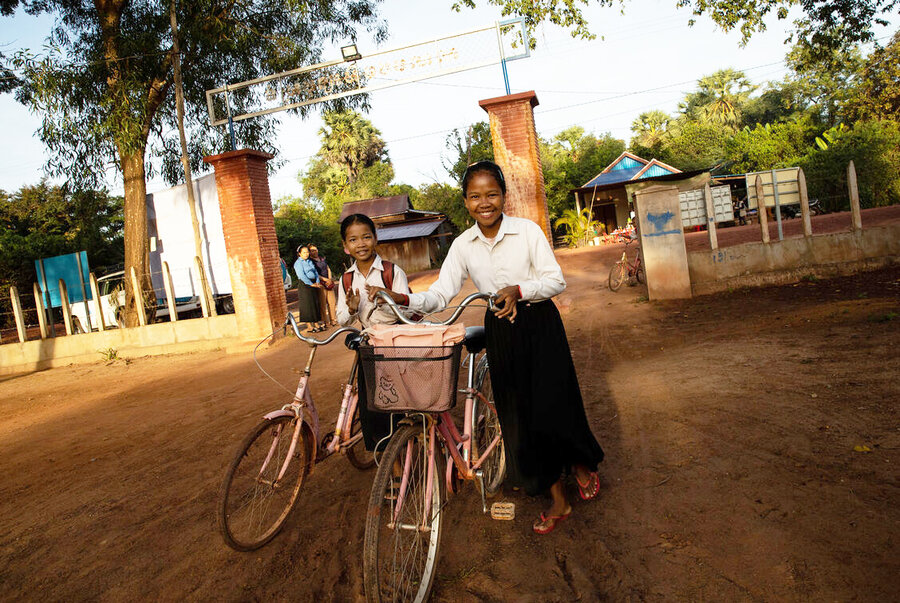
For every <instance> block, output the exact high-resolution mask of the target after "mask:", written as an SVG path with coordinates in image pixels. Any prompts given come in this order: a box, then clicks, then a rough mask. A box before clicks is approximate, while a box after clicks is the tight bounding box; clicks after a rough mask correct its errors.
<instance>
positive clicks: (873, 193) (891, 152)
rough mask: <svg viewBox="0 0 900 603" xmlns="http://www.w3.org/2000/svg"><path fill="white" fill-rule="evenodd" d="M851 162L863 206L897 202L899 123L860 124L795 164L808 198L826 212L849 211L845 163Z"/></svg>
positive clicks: (899, 197) (899, 199)
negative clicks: (812, 199)
mask: <svg viewBox="0 0 900 603" xmlns="http://www.w3.org/2000/svg"><path fill="white" fill-rule="evenodd" d="M850 160H853V163H854V165H855V166H856V174H857V180H858V184H859V200H860V205H861V206H862V207H877V206H882V205H893V204H897V203H900V123H898V122H896V121H887V120H881V121H874V120H873V121H859V122H856V123H855V124H854V125H853V127H852V128H850V129H849V130H848V131H846V132H844V133H843V134H841V136H840V137H838V138H836V139H835V140H834V142H833V143H832V144H829V145H828V147H827V148H826V149H818V148H816V149H814V150H812V151H810V153H809V154H808V155H806V156H805V157H803V158H801V159H800V160H799V162H798V164H799V165H800V167H802V168H803V171H804V172H805V173H806V183H807V187H808V190H809V196H810V197H811V198H813V197H815V198H818V199H819V201H820V202H821V203H822V206H823V207H824V208H825V209H827V210H829V211H848V210H849V209H850V201H849V198H848V194H847V178H846V174H847V164H849V163H850Z"/></svg>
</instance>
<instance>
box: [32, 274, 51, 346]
mask: <svg viewBox="0 0 900 603" xmlns="http://www.w3.org/2000/svg"><path fill="white" fill-rule="evenodd" d="M34 308H35V311H36V312H37V316H38V326H39V327H40V329H41V339H47V337H49V336H50V335H49V331H48V330H47V309H46V308H45V307H44V295H43V293H41V287H40V285H38V284H37V283H34Z"/></svg>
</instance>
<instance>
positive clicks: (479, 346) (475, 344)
mask: <svg viewBox="0 0 900 603" xmlns="http://www.w3.org/2000/svg"><path fill="white" fill-rule="evenodd" d="M465 344H466V349H467V350H468V351H469V353H470V354H477V353H478V352H480V351H481V350H483V349H484V344H485V337H484V327H466V340H465Z"/></svg>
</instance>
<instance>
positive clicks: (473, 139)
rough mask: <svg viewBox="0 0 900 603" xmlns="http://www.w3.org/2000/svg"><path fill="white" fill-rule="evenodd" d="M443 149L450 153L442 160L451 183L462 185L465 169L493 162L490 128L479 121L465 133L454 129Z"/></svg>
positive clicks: (484, 122) (486, 123) (485, 123)
mask: <svg viewBox="0 0 900 603" xmlns="http://www.w3.org/2000/svg"><path fill="white" fill-rule="evenodd" d="M444 147H445V148H446V149H447V150H448V151H449V152H450V153H449V155H450V156H449V158H444V160H443V163H444V168H445V169H446V170H447V172H448V173H449V174H450V178H451V179H452V181H453V182H455V183H457V184H462V178H463V174H465V172H466V167H468V166H469V165H471V164H473V163H475V162H477V161H484V160H486V159H487V160H491V161H493V159H494V145H493V142H492V141H491V126H490V124H488V122H486V121H480V122H478V123H475V124H472V125H471V126H469V127H468V128H467V129H466V131H465V133H462V132H460V131H459V130H458V129H454V130H453V131H452V132H451V133H450V134H449V135H448V136H447V139H446V140H445V141H444Z"/></svg>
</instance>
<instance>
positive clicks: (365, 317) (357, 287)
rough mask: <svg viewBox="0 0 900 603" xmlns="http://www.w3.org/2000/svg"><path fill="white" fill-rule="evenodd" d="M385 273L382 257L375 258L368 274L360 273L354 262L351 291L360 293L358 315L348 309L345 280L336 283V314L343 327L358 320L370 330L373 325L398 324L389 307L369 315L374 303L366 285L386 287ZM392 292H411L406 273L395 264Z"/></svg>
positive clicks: (351, 268)
mask: <svg viewBox="0 0 900 603" xmlns="http://www.w3.org/2000/svg"><path fill="white" fill-rule="evenodd" d="M383 271H384V264H382V261H381V256H380V255H376V256H375V261H374V262H372V266H371V268H369V273H368V274H363V273H362V272H360V270H359V267H358V266H357V265H356V262H353V265H352V266H350V270H349V271H348V272H352V273H353V280H352V282H351V283H350V291H359V308H358V309H357V311H356V314H350V308H348V307H347V295H346V294H345V293H344V283H343V280H344V279H343V278H341V279H338V280H336V281H335V283H336V284H337V288H338V297H337V307H336V309H335V314H336V315H337V321H338V322H339V323H340V324H341V326H345V327H346V326H347V325H350V324H353V323H354V322H356V320H357V319H358V320H359V321H360V323H361V324H362V326H363V328H368V327H370V326H372V325H373V324H393V323H395V322H397V317H396V316H395V315H394V312H393V311H392V310H391V309H390V308H388V307H387V306H384V307H380V308H376V309H375V311H374V312H372V314H371V315H369V311H370V310H372V306H373V305H374V302H370V301H369V297H368V295H367V294H366V285H370V286H373V287H384V286H385V285H384V280H383V278H382V272H383ZM391 290H392V291H395V292H397V293H406V292H408V291H409V281H408V280H407V278H406V273H405V272H404V271H403V269H402V268H400V266H398V265H397V264H394V282H393V284H392V286H391Z"/></svg>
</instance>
